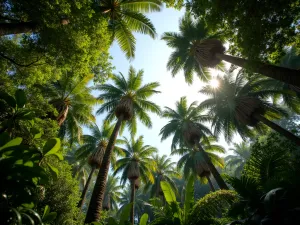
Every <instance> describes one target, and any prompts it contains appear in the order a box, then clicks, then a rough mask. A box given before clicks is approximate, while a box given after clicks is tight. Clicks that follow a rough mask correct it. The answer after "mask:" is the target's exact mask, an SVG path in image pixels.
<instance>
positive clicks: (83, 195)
mask: <svg viewBox="0 0 300 225" xmlns="http://www.w3.org/2000/svg"><path fill="white" fill-rule="evenodd" d="M95 169H96V167H95V166H93V167H92V170H91V172H90V174H89V177H88V179H87V182H86V183H85V185H84V188H83V191H82V193H81V196H80V201H79V202H78V204H77V207H78V208H80V210H81V209H82V206H83V203H84V201H85V196H86V193H87V191H88V189H89V186H90V183H91V180H92V177H93V174H94V172H95Z"/></svg>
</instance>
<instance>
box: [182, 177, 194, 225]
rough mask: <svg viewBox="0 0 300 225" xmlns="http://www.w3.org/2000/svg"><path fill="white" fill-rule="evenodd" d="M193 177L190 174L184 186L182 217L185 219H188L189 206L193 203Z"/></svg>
mask: <svg viewBox="0 0 300 225" xmlns="http://www.w3.org/2000/svg"><path fill="white" fill-rule="evenodd" d="M194 183H195V182H194V177H193V176H190V178H189V180H188V182H187V184H186V186H185V201H184V218H185V221H187V219H188V215H189V213H190V210H191V208H192V207H193V204H194Z"/></svg>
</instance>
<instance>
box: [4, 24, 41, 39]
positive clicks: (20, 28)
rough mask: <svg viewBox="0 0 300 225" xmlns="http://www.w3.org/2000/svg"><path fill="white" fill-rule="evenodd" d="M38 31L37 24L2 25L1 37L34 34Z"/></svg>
mask: <svg viewBox="0 0 300 225" xmlns="http://www.w3.org/2000/svg"><path fill="white" fill-rule="evenodd" d="M37 30H38V24H37V23H35V22H19V23H0V36H4V35H10V34H23V33H33V32H36V31H37Z"/></svg>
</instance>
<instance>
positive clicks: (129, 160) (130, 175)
mask: <svg viewBox="0 0 300 225" xmlns="http://www.w3.org/2000/svg"><path fill="white" fill-rule="evenodd" d="M124 140H125V146H126V147H125V149H124V150H123V151H124V153H125V157H124V158H121V159H119V160H118V161H117V163H116V167H117V168H116V170H115V172H114V175H116V174H117V173H119V172H122V175H121V183H122V184H123V185H124V184H125V183H126V181H127V180H129V181H130V185H131V196H130V203H131V204H132V206H131V207H132V208H131V214H130V222H131V223H132V224H133V225H134V199H135V189H136V187H139V182H140V180H141V181H143V182H144V183H145V182H147V181H150V182H152V183H153V182H154V178H153V175H152V170H154V167H153V164H154V162H153V160H152V158H151V156H152V155H153V153H156V152H157V149H156V148H154V147H152V146H149V145H144V141H143V136H139V137H138V138H137V139H136V140H134V137H131V140H130V141H129V140H128V139H127V138H124Z"/></svg>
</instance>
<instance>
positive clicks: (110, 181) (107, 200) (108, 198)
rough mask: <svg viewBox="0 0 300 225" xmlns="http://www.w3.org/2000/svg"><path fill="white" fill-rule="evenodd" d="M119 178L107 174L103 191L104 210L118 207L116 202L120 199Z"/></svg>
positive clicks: (120, 187)
mask: <svg viewBox="0 0 300 225" xmlns="http://www.w3.org/2000/svg"><path fill="white" fill-rule="evenodd" d="M119 181H120V178H118V177H114V176H112V175H109V176H108V178H107V183H106V188H105V193H104V202H103V209H104V210H116V209H118V203H119V202H120V200H121V195H122V192H121V189H122V186H120V185H118V183H119Z"/></svg>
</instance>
